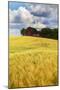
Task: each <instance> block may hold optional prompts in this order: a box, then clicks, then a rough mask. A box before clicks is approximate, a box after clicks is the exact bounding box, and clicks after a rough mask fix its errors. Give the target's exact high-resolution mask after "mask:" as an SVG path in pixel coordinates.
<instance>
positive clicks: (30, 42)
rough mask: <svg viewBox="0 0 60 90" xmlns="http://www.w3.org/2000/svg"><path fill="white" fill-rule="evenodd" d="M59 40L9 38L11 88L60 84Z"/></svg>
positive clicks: (27, 37)
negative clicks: (59, 78)
mask: <svg viewBox="0 0 60 90" xmlns="http://www.w3.org/2000/svg"><path fill="white" fill-rule="evenodd" d="M57 57H58V48H57V40H52V39H46V38H38V37H29V36H16V37H15V36H11V37H9V88H17V87H35V86H49V85H57V84H58V76H57V71H58V70H57Z"/></svg>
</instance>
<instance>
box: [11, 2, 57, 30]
mask: <svg viewBox="0 0 60 90" xmlns="http://www.w3.org/2000/svg"><path fill="white" fill-rule="evenodd" d="M57 13H58V10H57V5H44V4H31V5H30V6H28V8H26V7H22V6H21V7H19V8H18V9H17V10H11V9H9V23H16V25H17V24H18V23H21V24H22V23H24V24H25V25H24V26H33V27H36V28H42V27H46V26H50V27H51V26H52V25H53V26H54V27H55V26H57V22H58V19H57V18H58V14H57Z"/></svg>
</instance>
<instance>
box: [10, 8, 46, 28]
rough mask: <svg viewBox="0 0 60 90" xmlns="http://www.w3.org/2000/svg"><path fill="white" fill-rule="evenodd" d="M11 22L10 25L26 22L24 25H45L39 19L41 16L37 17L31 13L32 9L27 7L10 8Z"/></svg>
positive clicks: (37, 26) (39, 26)
mask: <svg viewBox="0 0 60 90" xmlns="http://www.w3.org/2000/svg"><path fill="white" fill-rule="evenodd" d="M33 22H35V23H33ZM9 23H10V27H13V26H18V23H22V24H25V25H24V26H26V27H28V26H33V27H35V28H42V27H45V25H44V24H42V23H41V22H40V21H39V17H36V16H34V15H33V14H31V13H30V11H29V10H27V9H26V8H25V7H19V8H18V9H17V10H9ZM14 23H15V24H14Z"/></svg>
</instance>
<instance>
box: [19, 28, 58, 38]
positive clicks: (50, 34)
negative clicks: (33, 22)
mask: <svg viewBox="0 0 60 90" xmlns="http://www.w3.org/2000/svg"><path fill="white" fill-rule="evenodd" d="M21 34H22V35H26V36H38V37H45V38H51V39H56V40H57V39H58V28H54V29H50V28H42V29H41V30H39V31H37V29H35V28H33V27H28V28H27V29H24V28H23V29H22V30H21Z"/></svg>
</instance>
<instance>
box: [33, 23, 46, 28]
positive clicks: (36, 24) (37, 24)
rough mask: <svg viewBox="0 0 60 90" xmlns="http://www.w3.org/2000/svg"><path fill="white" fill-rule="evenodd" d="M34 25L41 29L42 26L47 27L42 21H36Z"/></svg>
mask: <svg viewBox="0 0 60 90" xmlns="http://www.w3.org/2000/svg"><path fill="white" fill-rule="evenodd" d="M32 26H33V27H34V28H36V29H41V28H45V27H46V25H44V24H42V23H40V22H37V23H35V24H32Z"/></svg>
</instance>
